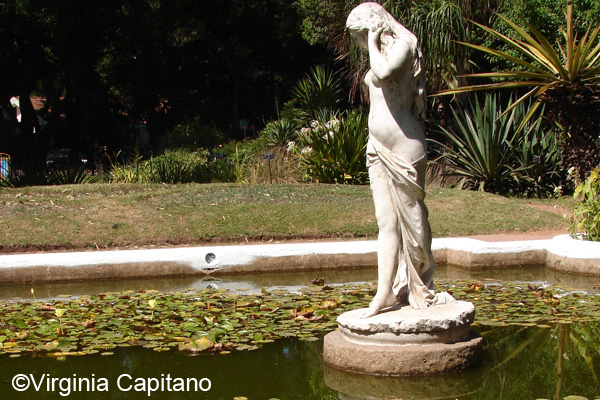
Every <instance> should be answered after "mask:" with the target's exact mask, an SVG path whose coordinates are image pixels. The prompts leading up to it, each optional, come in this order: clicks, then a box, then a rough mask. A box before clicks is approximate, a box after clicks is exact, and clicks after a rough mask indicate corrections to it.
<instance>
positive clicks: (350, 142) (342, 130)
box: [292, 110, 369, 184]
mask: <svg viewBox="0 0 600 400" xmlns="http://www.w3.org/2000/svg"><path fill="white" fill-rule="evenodd" d="M367 122H368V115H367V114H366V113H364V112H363V111H362V110H352V111H348V112H345V113H344V114H341V115H340V116H339V117H336V116H335V114H332V115H331V118H330V119H329V121H327V122H326V123H323V122H319V121H316V120H315V121H313V122H312V123H311V126H310V127H309V128H308V127H307V128H303V129H302V130H301V132H300V134H299V138H298V143H294V144H293V145H292V146H293V147H294V150H295V153H296V154H297V155H298V159H299V160H300V162H301V164H302V165H303V167H304V169H305V171H306V174H307V175H308V176H309V177H311V178H312V179H315V180H317V181H318V182H322V183H349V184H365V183H367V181H368V173H367V167H366V161H365V160H366V147H367V141H368V138H369V133H368V128H367Z"/></svg>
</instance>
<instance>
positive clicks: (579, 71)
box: [440, 0, 600, 178]
mask: <svg viewBox="0 0 600 400" xmlns="http://www.w3.org/2000/svg"><path fill="white" fill-rule="evenodd" d="M565 17H566V23H567V27H566V30H562V35H563V37H564V40H565V42H564V45H561V44H558V49H555V48H554V47H553V46H552V44H551V43H550V42H549V41H548V40H547V39H546V38H545V37H544V36H543V35H542V34H541V33H540V32H539V31H538V30H536V29H535V28H534V27H533V26H531V25H529V24H526V28H527V29H525V28H523V27H521V26H518V25H516V24H514V23H513V22H511V21H510V20H509V19H507V18H505V17H503V16H501V15H499V18H501V19H502V20H503V21H504V22H505V23H506V24H507V25H508V26H510V28H511V29H512V30H513V31H514V32H515V34H516V35H515V36H517V38H511V37H508V36H506V35H504V34H502V33H500V32H498V31H496V30H494V29H491V28H489V27H486V26H484V25H482V24H478V23H475V24H476V25H477V26H479V27H480V28H481V29H483V30H484V31H486V32H488V33H489V34H491V35H492V36H494V37H496V38H497V39H499V40H501V41H503V42H504V43H506V44H507V45H508V47H509V48H510V49H511V50H513V51H514V53H515V55H512V54H509V53H508V52H504V51H500V50H496V49H493V48H490V47H485V46H480V45H476V44H470V43H463V44H464V45H466V46H469V47H471V48H474V49H477V50H480V51H483V52H486V53H488V54H491V55H492V56H495V57H498V58H500V59H503V60H506V61H508V62H510V63H513V64H515V66H516V67H515V69H514V70H511V71H503V72H487V73H478V74H471V75H468V77H470V78H490V79H494V80H496V81H495V82H492V83H487V84H476V85H469V86H463V87H460V88H455V89H451V90H447V91H444V92H442V93H440V94H457V93H465V92H472V91H476V90H492V89H512V90H519V89H522V88H526V89H528V90H527V91H526V92H525V93H524V94H522V95H521V97H520V98H519V99H518V100H517V101H516V102H515V103H513V105H512V107H516V106H517V105H519V104H520V103H522V102H524V101H525V100H527V99H528V98H534V99H536V103H535V105H534V106H533V107H532V108H531V110H530V113H529V114H528V118H529V117H531V116H532V115H533V114H534V113H535V112H536V110H537V108H539V107H540V106H541V105H542V104H545V105H546V106H547V107H546V111H547V115H548V116H549V118H550V119H551V120H552V121H553V122H554V123H556V125H557V126H558V127H559V129H560V130H561V132H562V164H563V167H564V168H571V167H572V168H573V169H574V171H575V172H576V174H575V176H577V177H579V178H583V177H584V176H585V175H586V174H587V172H589V171H590V170H591V169H592V168H593V167H594V166H597V165H598V163H599V161H600V157H599V152H598V150H599V147H598V141H597V136H598V133H599V130H600V43H597V41H598V37H599V35H600V24H598V25H597V26H595V27H592V26H590V27H589V28H588V30H587V32H586V33H585V35H584V36H583V37H581V38H578V37H577V34H576V33H575V30H574V23H573V1H572V0H568V1H567V8H566V10H565ZM528 31H529V32H531V34H530V33H528ZM507 111H510V108H509V109H507ZM528 118H526V119H525V120H524V121H523V122H524V123H526V122H527V119H528Z"/></svg>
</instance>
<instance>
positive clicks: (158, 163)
mask: <svg viewBox="0 0 600 400" xmlns="http://www.w3.org/2000/svg"><path fill="white" fill-rule="evenodd" d="M207 158H208V152H207V151H206V150H203V149H199V150H197V151H190V150H185V149H177V150H166V151H165V152H164V153H163V154H161V155H159V156H157V157H151V158H150V159H147V160H143V159H142V158H141V157H136V158H134V159H133V160H132V161H130V162H128V163H124V164H120V163H118V162H115V163H113V164H112V167H111V169H110V173H109V174H110V181H111V182H115V183H189V182H206V181H208V182H210V181H212V179H210V176H209V174H208V173H207V171H210V167H209V166H207Z"/></svg>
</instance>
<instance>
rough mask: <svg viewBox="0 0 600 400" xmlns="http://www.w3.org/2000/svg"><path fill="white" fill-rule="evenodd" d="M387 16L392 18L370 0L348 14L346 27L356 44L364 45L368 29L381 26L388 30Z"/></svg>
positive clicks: (375, 28) (371, 29)
mask: <svg viewBox="0 0 600 400" xmlns="http://www.w3.org/2000/svg"><path fill="white" fill-rule="evenodd" d="M389 18H392V19H393V17H392V16H391V15H390V14H389V13H388V12H387V11H386V9H385V8H383V7H382V6H381V5H379V4H377V3H371V2H367V3H362V4H360V5H358V6H356V7H355V8H354V9H353V10H352V12H350V15H348V19H347V20H346V28H347V29H348V30H349V31H350V34H351V35H352V37H354V39H355V40H356V41H357V44H358V45H360V46H362V47H366V43H367V34H368V31H375V30H377V29H378V28H381V27H383V29H384V31H386V30H389V27H390V25H389Z"/></svg>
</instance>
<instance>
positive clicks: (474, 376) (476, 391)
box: [324, 322, 600, 400]
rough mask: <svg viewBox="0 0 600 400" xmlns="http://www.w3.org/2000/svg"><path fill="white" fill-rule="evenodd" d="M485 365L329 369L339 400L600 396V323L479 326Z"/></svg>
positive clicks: (330, 382) (326, 371) (328, 376)
mask: <svg viewBox="0 0 600 400" xmlns="http://www.w3.org/2000/svg"><path fill="white" fill-rule="evenodd" d="M477 330H478V331H479V332H480V333H481V334H482V335H483V336H484V338H485V340H486V345H485V350H484V363H483V365H481V366H479V367H477V368H473V369H469V370H466V371H463V372H460V373H457V374H448V375H440V376H430V377H375V376H366V375H357V374H350V373H347V372H343V371H339V370H335V369H333V368H329V367H325V369H324V377H325V379H324V380H325V383H326V384H327V385H328V386H329V387H331V388H333V389H335V390H336V391H338V392H339V399H343V400H345V399H352V400H366V399H369V400H375V399H390V398H398V399H414V400H425V399H428V400H430V399H448V400H450V399H452V400H454V399H461V400H462V399H464V400H467V399H468V400H488V399H495V400H504V399H506V400H512V399H538V398H546V399H563V398H564V397H566V396H569V395H578V396H584V397H585V398H588V399H592V398H597V397H596V396H598V395H599V394H600V380H599V377H600V352H598V349H599V348H600V335H599V334H600V323H599V322H587V323H574V324H556V325H553V326H508V327H507V326H504V327H489V326H488V327H483V326H482V327H478V328H477Z"/></svg>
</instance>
